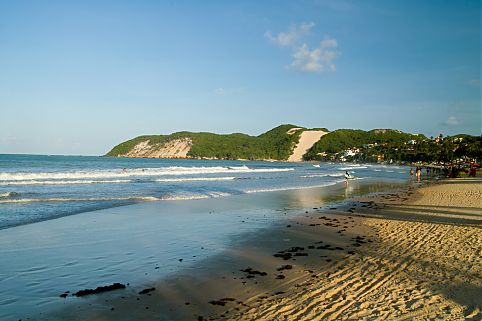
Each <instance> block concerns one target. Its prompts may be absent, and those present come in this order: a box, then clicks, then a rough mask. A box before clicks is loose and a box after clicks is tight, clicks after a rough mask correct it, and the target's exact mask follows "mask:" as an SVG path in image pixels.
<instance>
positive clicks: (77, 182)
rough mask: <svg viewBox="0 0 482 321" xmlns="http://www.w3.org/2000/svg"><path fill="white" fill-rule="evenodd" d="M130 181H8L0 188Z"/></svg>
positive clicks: (0, 184)
mask: <svg viewBox="0 0 482 321" xmlns="http://www.w3.org/2000/svg"><path fill="white" fill-rule="evenodd" d="M129 182H131V180H128V179H127V180H126V179H114V180H56V181H52V180H50V181H38V180H31V181H10V182H0V186H9V185H76V184H113V183H129Z"/></svg>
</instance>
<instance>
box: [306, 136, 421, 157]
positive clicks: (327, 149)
mask: <svg viewBox="0 0 482 321" xmlns="http://www.w3.org/2000/svg"><path fill="white" fill-rule="evenodd" d="M424 139H426V137H425V136H423V135H415V134H408V133H404V132H401V131H398V130H393V129H373V130H369V131H365V130H360V129H338V130H335V131H333V132H331V133H329V134H327V135H325V136H323V137H322V138H321V139H320V140H319V141H318V142H317V143H315V144H314V145H313V146H312V147H311V149H310V150H309V151H308V152H307V153H306V154H305V156H304V158H305V159H306V160H315V159H319V154H320V153H329V154H334V153H339V152H342V151H344V150H347V149H350V148H361V147H363V146H364V145H368V144H387V143H388V144H397V143H398V144H404V143H407V142H408V141H409V140H415V141H422V140H424Z"/></svg>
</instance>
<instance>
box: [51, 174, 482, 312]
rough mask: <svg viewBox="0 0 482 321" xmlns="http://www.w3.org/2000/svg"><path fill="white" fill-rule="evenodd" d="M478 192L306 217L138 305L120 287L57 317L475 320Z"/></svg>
mask: <svg viewBox="0 0 482 321" xmlns="http://www.w3.org/2000/svg"><path fill="white" fill-rule="evenodd" d="M481 193H482V181H481V180H480V179H461V180H453V181H447V182H444V183H442V184H435V185H430V186H426V187H423V188H419V189H414V188H409V189H408V190H406V191H404V192H401V193H398V194H388V195H382V196H377V197H371V198H364V199H356V200H353V201H352V202H351V203H349V204H348V205H346V206H344V207H339V208H332V209H331V210H329V211H328V213H327V212H323V211H321V210H318V209H313V210H312V211H310V212H307V213H305V215H303V216H300V217H297V218H294V219H291V220H290V221H289V222H288V224H287V225H283V226H279V227H278V228H275V229H269V230H266V231H262V232H257V233H256V234H254V235H253V236H252V237H249V238H247V240H246V241H244V242H240V243H239V245H237V246H234V247H232V248H230V249H229V250H226V251H225V252H224V253H223V255H220V256H216V257H214V258H212V259H210V260H208V261H206V262H204V263H202V264H200V265H196V266H195V267H193V268H192V270H191V271H190V270H189V269H187V270H186V271H184V272H182V273H179V274H177V275H173V276H172V277H171V278H169V279H168V280H165V281H162V282H159V283H158V284H154V285H153V284H151V285H148V287H151V286H154V287H155V291H152V292H150V293H149V294H138V293H137V292H134V291H133V290H131V289H129V288H128V289H126V290H125V291H124V292H122V294H121V295H123V296H122V297H119V295H115V294H113V295H112V296H111V297H110V296H103V297H102V299H100V298H98V299H92V301H89V304H84V305H79V307H78V308H77V309H76V310H75V311H72V310H69V311H63V312H62V313H59V314H58V315H57V316H56V318H58V319H70V320H74V319H82V320H86V319H89V320H414V319H415V320H418V319H420V320H440V319H446V320H447V319H449V320H464V319H473V320H480V319H481V317H482V313H481V309H482V300H481V298H482V259H481V254H482V231H481V225H482V224H481V223H482V212H481V211H482V205H481ZM273 254H277V256H276V257H275V256H273ZM283 256H285V257H284V258H283ZM161 316H162V317H161Z"/></svg>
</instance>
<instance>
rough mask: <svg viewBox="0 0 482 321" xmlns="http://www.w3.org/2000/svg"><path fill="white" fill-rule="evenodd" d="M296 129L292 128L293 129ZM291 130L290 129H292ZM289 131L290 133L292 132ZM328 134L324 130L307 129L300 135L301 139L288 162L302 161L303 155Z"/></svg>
mask: <svg viewBox="0 0 482 321" xmlns="http://www.w3.org/2000/svg"><path fill="white" fill-rule="evenodd" d="M293 129H296V128H292V129H291V130H293ZM291 130H290V131H291ZM290 131H288V134H289V133H290ZM326 134H328V133H327V132H324V131H322V130H305V131H304V132H302V133H301V135H300V141H299V142H298V144H297V145H296V147H295V149H294V150H293V153H292V154H291V155H290V157H289V158H288V162H301V161H302V160H303V155H304V154H306V152H307V151H308V150H309V149H310V148H311V147H312V146H313V145H314V144H315V143H316V142H317V141H319V140H320V138H321V137H322V136H323V135H326Z"/></svg>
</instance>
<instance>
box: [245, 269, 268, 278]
mask: <svg viewBox="0 0 482 321" xmlns="http://www.w3.org/2000/svg"><path fill="white" fill-rule="evenodd" d="M240 271H241V272H245V273H248V276H247V278H248V279H250V278H253V277H254V276H255V275H259V276H266V275H268V273H266V272H261V271H257V270H253V268H250V267H248V268H246V269H244V270H240Z"/></svg>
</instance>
